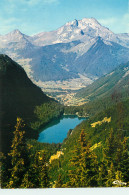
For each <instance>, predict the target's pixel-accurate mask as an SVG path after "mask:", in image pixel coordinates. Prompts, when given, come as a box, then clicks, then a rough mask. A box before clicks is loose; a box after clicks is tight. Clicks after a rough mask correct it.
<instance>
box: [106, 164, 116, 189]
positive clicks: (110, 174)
mask: <svg viewBox="0 0 129 195" xmlns="http://www.w3.org/2000/svg"><path fill="white" fill-rule="evenodd" d="M114 178H115V170H114V165H113V162H111V165H110V168H109V169H108V174H107V178H106V179H107V180H106V182H105V184H106V187H112V186H113V181H114Z"/></svg>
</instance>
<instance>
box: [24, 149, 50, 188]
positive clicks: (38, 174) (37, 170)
mask: <svg viewBox="0 0 129 195" xmlns="http://www.w3.org/2000/svg"><path fill="white" fill-rule="evenodd" d="M49 186H50V185H49V177H48V166H47V162H46V155H45V152H44V151H37V152H36V154H35V155H34V161H33V163H32V164H31V166H30V168H29V170H28V172H27V173H26V174H25V176H24V179H23V180H22V185H21V187H22V188H47V187H49Z"/></svg>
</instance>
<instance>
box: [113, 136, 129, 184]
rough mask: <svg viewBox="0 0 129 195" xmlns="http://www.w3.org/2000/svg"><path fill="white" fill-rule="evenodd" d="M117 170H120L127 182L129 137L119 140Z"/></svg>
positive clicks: (128, 176)
mask: <svg viewBox="0 0 129 195" xmlns="http://www.w3.org/2000/svg"><path fill="white" fill-rule="evenodd" d="M115 162H116V167H117V171H120V172H121V173H122V175H123V179H124V181H125V182H128V181H129V154H128V147H127V138H126V137H125V138H124V140H123V141H120V142H119V147H118V148H117V151H116V157H115Z"/></svg>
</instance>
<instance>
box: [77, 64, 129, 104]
mask: <svg viewBox="0 0 129 195" xmlns="http://www.w3.org/2000/svg"><path fill="white" fill-rule="evenodd" d="M128 90H129V62H128V63H126V64H122V65H120V66H119V67H117V68H116V69H114V70H113V71H112V72H111V73H109V74H107V75H105V76H103V77H102V78H100V79H98V80H96V81H95V82H94V83H92V84H91V85H89V86H88V87H86V88H83V89H81V90H79V91H78V92H77V94H76V97H82V98H86V99H89V101H90V100H94V99H98V98H101V97H104V96H109V95H111V94H113V93H114V92H118V93H121V92H124V91H126V92H128Z"/></svg>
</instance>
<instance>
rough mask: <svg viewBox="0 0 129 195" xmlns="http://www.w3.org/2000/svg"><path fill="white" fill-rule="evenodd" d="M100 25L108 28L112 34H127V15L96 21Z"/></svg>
mask: <svg viewBox="0 0 129 195" xmlns="http://www.w3.org/2000/svg"><path fill="white" fill-rule="evenodd" d="M98 21H99V22H100V24H102V25H103V26H106V27H109V29H112V30H113V32H118V33H122V32H123V33H124V32H125V33H129V13H125V14H124V15H123V16H122V17H119V18H118V17H117V18H115V17H112V18H105V19H98Z"/></svg>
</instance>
